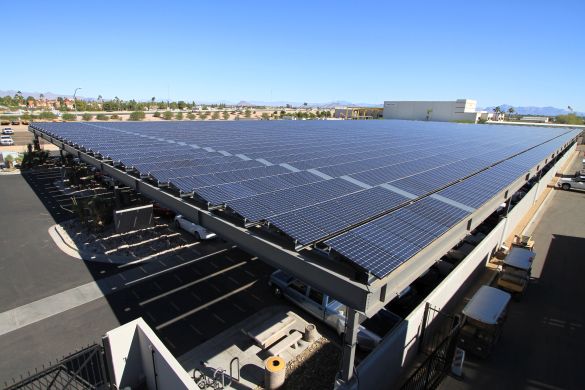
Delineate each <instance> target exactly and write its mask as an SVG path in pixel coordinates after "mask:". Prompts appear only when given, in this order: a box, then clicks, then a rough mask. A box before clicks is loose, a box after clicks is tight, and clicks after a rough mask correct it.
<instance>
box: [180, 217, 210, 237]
mask: <svg viewBox="0 0 585 390" xmlns="http://www.w3.org/2000/svg"><path fill="white" fill-rule="evenodd" d="M175 227H177V228H180V229H183V230H185V231H186V232H189V233H191V234H192V235H193V236H195V238H196V239H197V240H211V239H212V238H215V237H216V236H217V235H216V234H215V233H212V232H210V231H208V230H207V229H205V228H204V227H203V226H199V225H197V224H196V223H193V222H191V221H189V220H188V219H186V218H185V217H183V216H182V215H177V216H176V217H175Z"/></svg>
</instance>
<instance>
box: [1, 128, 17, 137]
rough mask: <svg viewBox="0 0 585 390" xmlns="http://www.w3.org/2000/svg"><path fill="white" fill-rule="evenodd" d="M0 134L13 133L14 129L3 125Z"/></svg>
mask: <svg viewBox="0 0 585 390" xmlns="http://www.w3.org/2000/svg"><path fill="white" fill-rule="evenodd" d="M2 134H5V135H12V134H14V130H12V127H5V128H3V129H2Z"/></svg>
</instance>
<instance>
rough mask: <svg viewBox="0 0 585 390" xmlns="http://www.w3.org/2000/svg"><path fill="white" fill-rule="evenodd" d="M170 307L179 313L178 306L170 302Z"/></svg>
mask: <svg viewBox="0 0 585 390" xmlns="http://www.w3.org/2000/svg"><path fill="white" fill-rule="evenodd" d="M170 304H171V306H172V307H173V309H175V310H176V311H178V312H180V311H181V309H179V306H177V304H176V303H175V302H173V301H171V302H170Z"/></svg>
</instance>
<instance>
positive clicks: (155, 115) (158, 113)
mask: <svg viewBox="0 0 585 390" xmlns="http://www.w3.org/2000/svg"><path fill="white" fill-rule="evenodd" d="M152 116H153V117H155V118H160V112H159V111H155V113H154V114H152Z"/></svg>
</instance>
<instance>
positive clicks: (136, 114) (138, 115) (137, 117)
mask: <svg viewBox="0 0 585 390" xmlns="http://www.w3.org/2000/svg"><path fill="white" fill-rule="evenodd" d="M144 117H145V115H144V111H133V112H131V113H130V117H129V118H128V120H129V121H141V120H143V119H144Z"/></svg>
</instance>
